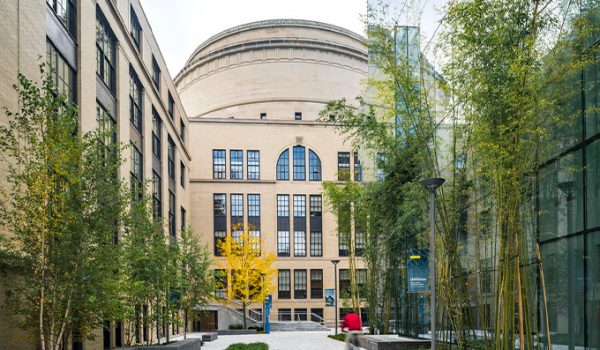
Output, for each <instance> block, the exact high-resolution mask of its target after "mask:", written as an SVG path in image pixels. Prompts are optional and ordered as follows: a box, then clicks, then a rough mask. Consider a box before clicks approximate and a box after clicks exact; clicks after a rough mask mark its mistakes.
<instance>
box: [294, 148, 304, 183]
mask: <svg viewBox="0 0 600 350" xmlns="http://www.w3.org/2000/svg"><path fill="white" fill-rule="evenodd" d="M296 150H297V151H298V152H296ZM292 155H293V165H292V169H293V171H292V173H293V179H294V181H306V147H304V146H301V145H296V146H294V147H292Z"/></svg>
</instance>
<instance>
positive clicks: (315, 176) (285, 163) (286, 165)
mask: <svg viewBox="0 0 600 350" xmlns="http://www.w3.org/2000/svg"><path fill="white" fill-rule="evenodd" d="M292 157H293V158H292V161H293V162H292V174H293V179H294V181H305V180H306V147H304V146H294V147H292ZM276 178H277V180H289V179H290V150H289V149H286V150H284V151H283V152H281V154H280V155H279V158H278V159H277V174H276ZM308 179H309V180H310V181H321V179H322V176H321V159H320V158H319V156H318V155H317V154H316V153H315V152H314V151H313V150H310V149H309V150H308Z"/></svg>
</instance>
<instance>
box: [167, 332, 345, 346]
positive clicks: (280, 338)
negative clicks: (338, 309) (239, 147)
mask: <svg viewBox="0 0 600 350" xmlns="http://www.w3.org/2000/svg"><path fill="white" fill-rule="evenodd" d="M328 334H330V332H272V333H271V334H252V335H220V336H219V338H218V339H217V340H215V341H212V342H206V343H204V346H202V349H203V350H204V349H210V350H224V349H226V348H227V347H228V346H229V345H231V344H234V343H254V342H263V343H266V344H269V350H344V349H345V347H344V343H342V342H340V341H337V340H333V339H330V338H328V337H327V335H328ZM187 336H188V338H200V336H201V333H190V334H188V335H187ZM180 338H181V337H177V338H175V339H180Z"/></svg>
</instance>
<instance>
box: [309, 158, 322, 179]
mask: <svg viewBox="0 0 600 350" xmlns="http://www.w3.org/2000/svg"><path fill="white" fill-rule="evenodd" d="M308 179H309V180H310V181H321V160H320V159H319V156H317V154H316V153H315V152H313V151H312V150H309V151H308Z"/></svg>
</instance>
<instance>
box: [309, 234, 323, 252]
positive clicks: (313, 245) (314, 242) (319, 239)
mask: <svg viewBox="0 0 600 350" xmlns="http://www.w3.org/2000/svg"><path fill="white" fill-rule="evenodd" d="M310 256H323V233H322V232H320V231H319V232H316V231H311V232H310Z"/></svg>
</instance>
